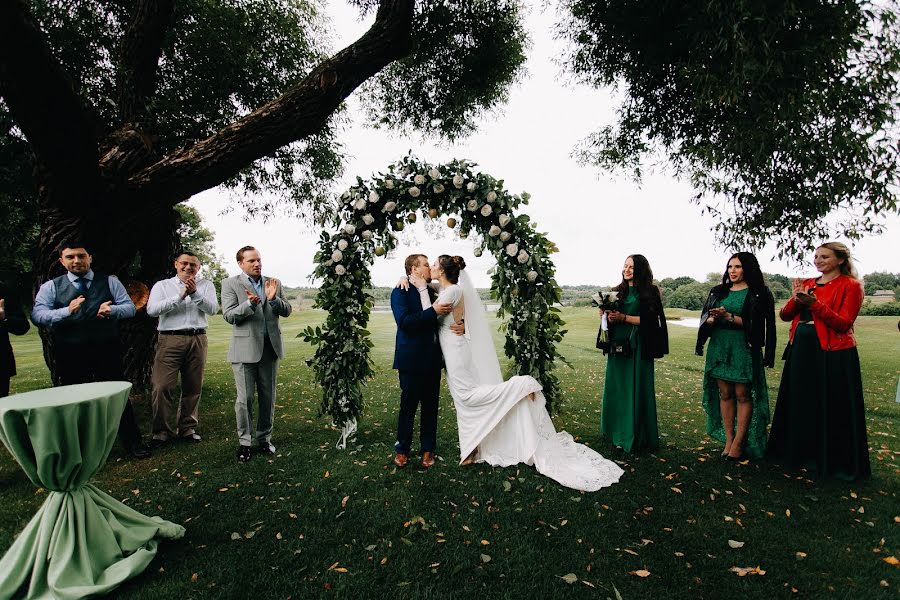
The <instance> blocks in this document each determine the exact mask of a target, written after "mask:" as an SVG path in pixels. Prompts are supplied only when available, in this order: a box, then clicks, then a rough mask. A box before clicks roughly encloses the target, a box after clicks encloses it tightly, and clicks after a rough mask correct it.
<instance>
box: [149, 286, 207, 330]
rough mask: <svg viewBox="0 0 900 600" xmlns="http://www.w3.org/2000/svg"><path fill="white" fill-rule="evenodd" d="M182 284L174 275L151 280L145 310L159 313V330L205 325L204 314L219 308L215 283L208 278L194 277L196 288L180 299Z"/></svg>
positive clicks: (152, 313)
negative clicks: (152, 282)
mask: <svg viewBox="0 0 900 600" xmlns="http://www.w3.org/2000/svg"><path fill="white" fill-rule="evenodd" d="M183 291H184V284H183V283H182V282H181V280H180V279H178V276H175V277H171V278H169V279H163V280H162V281H157V282H156V283H155V284H153V289H152V290H150V299H149V300H148V301H147V314H148V315H150V316H151V317H159V324H158V325H157V326H156V328H157V329H158V330H159V331H178V330H181V329H206V326H207V324H208V323H207V315H214V314H216V313H217V312H219V301H218V300H217V299H216V287H215V286H214V285H213V283H212V281H210V280H208V279H198V280H197V291H195V292H194V293H193V294H188V295H187V296H185V297H184V298H183V299H182V298H181V292H183Z"/></svg>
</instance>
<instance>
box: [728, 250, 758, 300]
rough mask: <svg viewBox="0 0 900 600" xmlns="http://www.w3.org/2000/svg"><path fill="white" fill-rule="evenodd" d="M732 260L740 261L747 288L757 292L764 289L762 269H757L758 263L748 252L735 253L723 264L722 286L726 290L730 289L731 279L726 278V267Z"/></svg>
mask: <svg viewBox="0 0 900 600" xmlns="http://www.w3.org/2000/svg"><path fill="white" fill-rule="evenodd" d="M734 258H736V259H738V260H739V261H741V266H742V267H743V268H744V281H746V282H747V286H748V287H749V288H750V289H751V290H752V291H754V292H758V291H760V290H762V289H763V288H765V287H766V280H765V279H764V278H763V274H762V269H760V268H759V261H758V260H756V257H755V256H754V255H753V254H751V253H750V252H735V253H734V254H732V255H731V258H729V259H728V262H727V263H725V274H724V275H722V285H724V286H725V287H728V288H730V287H731V279H729V278H728V265H729V264H731V260H732V259H734Z"/></svg>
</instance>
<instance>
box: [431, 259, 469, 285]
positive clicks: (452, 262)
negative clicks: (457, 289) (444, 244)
mask: <svg viewBox="0 0 900 600" xmlns="http://www.w3.org/2000/svg"><path fill="white" fill-rule="evenodd" d="M438 265H439V266H440V267H441V271H443V272H444V276H445V277H446V278H447V280H448V281H449V282H450V283H458V282H459V272H460V271H462V270H463V269H465V268H466V261H464V260H463V259H462V257H461V256H450V255H449V254H441V255H440V256H438Z"/></svg>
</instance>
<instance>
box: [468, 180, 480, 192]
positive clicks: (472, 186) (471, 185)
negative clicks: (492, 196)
mask: <svg viewBox="0 0 900 600" xmlns="http://www.w3.org/2000/svg"><path fill="white" fill-rule="evenodd" d="M476 187H477V186H476V185H475V182H474V181H470V182H469V183H467V184H466V191H467V192H474V191H475V188H476Z"/></svg>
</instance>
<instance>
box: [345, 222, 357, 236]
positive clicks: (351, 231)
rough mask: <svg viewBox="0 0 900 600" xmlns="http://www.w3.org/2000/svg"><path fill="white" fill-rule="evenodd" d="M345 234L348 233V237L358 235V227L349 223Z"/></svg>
mask: <svg viewBox="0 0 900 600" xmlns="http://www.w3.org/2000/svg"><path fill="white" fill-rule="evenodd" d="M344 233H346V234H347V235H353V234H354V233H356V227H355V226H354V225H352V224H350V223H347V224H346V225H344Z"/></svg>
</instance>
